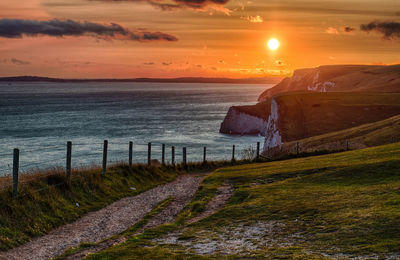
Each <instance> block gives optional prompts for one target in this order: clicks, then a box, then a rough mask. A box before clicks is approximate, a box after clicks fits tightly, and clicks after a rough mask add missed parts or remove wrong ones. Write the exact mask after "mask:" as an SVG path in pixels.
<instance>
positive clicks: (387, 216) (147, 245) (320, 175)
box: [88, 143, 400, 259]
mask: <svg viewBox="0 0 400 260" xmlns="http://www.w3.org/2000/svg"><path fill="white" fill-rule="evenodd" d="M399 169H400V143H397V144H392V145H386V146H379V147H375V148H368V149H363V150H357V151H350V152H344V153H337V154H331V155H324V156H316V157H308V158H299V159H292V160H286V161H276V162H269V163H259V164H251V165H242V166H235V167H227V168H222V169H219V170H216V171H215V172H214V173H212V174H211V175H209V176H208V177H207V178H206V179H205V180H204V181H203V183H202V185H201V187H200V189H199V191H198V192H197V195H196V197H195V199H194V201H192V202H191V204H190V206H189V207H187V209H186V210H185V211H184V212H183V213H182V214H181V215H180V218H179V219H178V221H177V222H176V223H175V224H172V225H165V226H162V227H159V228H156V229H153V230H150V231H147V232H146V233H144V234H143V235H139V236H136V237H132V238H130V239H128V240H127V241H126V242H125V243H123V244H121V245H118V246H114V247H111V248H109V249H107V250H105V251H103V252H100V253H97V254H94V255H91V256H89V257H88V258H89V259H128V258H129V259H160V258H174V259H203V258H204V259H208V258H211V259H221V258H223V259H228V258H229V259H234V258H240V257H242V256H247V257H251V258H252V259H265V258H271V259H272V258H273V259H293V258H295V259H329V258H348V257H354V256H364V257H375V258H378V257H382V258H389V257H392V258H393V259H395V258H398V257H399V252H400V171H399ZM227 182H228V183H232V184H233V186H234V187H235V189H236V191H235V193H234V195H233V197H232V198H231V199H230V200H229V202H228V204H227V205H225V207H224V208H223V209H222V210H220V211H219V212H217V213H216V214H214V215H212V216H210V217H208V218H206V219H204V220H202V221H200V222H198V223H195V224H192V225H187V224H186V225H185V224H184V220H185V219H187V218H190V217H192V216H194V215H196V214H198V213H199V212H200V211H201V210H202V209H204V205H205V204H206V203H207V202H208V201H210V200H211V198H212V197H213V195H214V193H215V192H216V190H217V188H218V187H219V186H221V185H222V184H223V183H227Z"/></svg>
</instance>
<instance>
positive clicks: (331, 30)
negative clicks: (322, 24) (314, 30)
mask: <svg viewBox="0 0 400 260" xmlns="http://www.w3.org/2000/svg"><path fill="white" fill-rule="evenodd" d="M325 32H326V33H329V34H339V31H338V29H336V28H335V27H328V29H326V30H325Z"/></svg>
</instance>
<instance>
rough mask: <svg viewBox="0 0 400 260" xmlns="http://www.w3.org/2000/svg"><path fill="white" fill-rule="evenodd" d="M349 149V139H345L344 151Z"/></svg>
mask: <svg viewBox="0 0 400 260" xmlns="http://www.w3.org/2000/svg"><path fill="white" fill-rule="evenodd" d="M349 149H350V145H349V140H346V151H348V150H349Z"/></svg>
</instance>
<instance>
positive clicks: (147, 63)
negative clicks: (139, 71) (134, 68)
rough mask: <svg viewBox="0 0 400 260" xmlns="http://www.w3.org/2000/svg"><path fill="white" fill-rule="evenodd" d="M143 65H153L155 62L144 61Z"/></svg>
mask: <svg viewBox="0 0 400 260" xmlns="http://www.w3.org/2000/svg"><path fill="white" fill-rule="evenodd" d="M143 65H150V66H151V65H155V63H154V62H144V63H143Z"/></svg>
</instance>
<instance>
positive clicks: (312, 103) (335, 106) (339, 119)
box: [263, 92, 400, 152]
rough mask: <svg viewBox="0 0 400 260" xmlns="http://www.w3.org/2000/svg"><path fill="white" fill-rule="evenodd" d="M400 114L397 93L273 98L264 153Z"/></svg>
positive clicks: (399, 95) (296, 95) (307, 94)
mask: <svg viewBox="0 0 400 260" xmlns="http://www.w3.org/2000/svg"><path fill="white" fill-rule="evenodd" d="M399 114H400V94H398V93H390V94H389V93H342V92H341V93H310V92H308V93H291V94H283V95H280V96H277V97H274V98H273V99H272V102H271V113H270V115H269V118H268V123H267V130H266V136H265V143H264V149H263V150H264V152H266V151H267V150H268V149H269V148H273V147H276V146H280V145H282V144H283V143H286V142H291V141H295V140H300V139H303V138H307V137H311V136H317V135H321V134H325V133H330V132H335V131H339V130H343V129H348V128H351V127H355V126H359V125H362V124H366V123H370V122H376V121H380V120H383V119H386V118H389V117H392V116H395V115H399Z"/></svg>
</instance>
